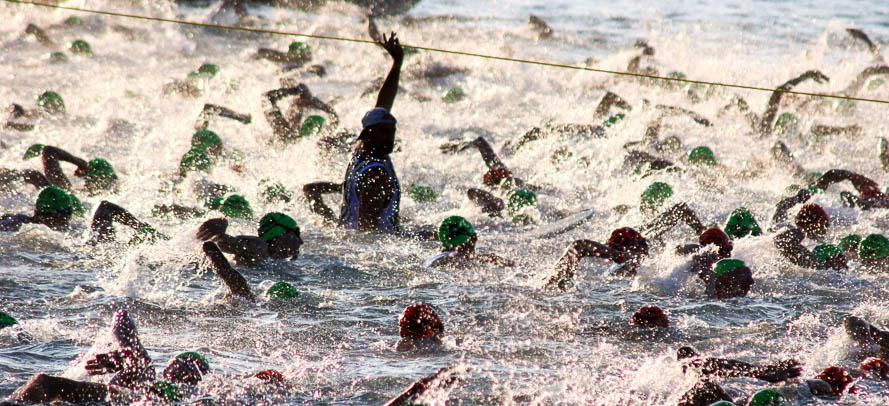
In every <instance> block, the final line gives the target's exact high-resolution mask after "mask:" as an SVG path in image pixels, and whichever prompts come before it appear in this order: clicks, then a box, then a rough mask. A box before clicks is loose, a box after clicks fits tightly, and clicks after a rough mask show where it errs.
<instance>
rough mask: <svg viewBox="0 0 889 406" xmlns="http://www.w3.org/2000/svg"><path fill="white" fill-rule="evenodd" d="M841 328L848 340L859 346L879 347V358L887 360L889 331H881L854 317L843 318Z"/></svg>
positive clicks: (888, 356) (888, 355)
mask: <svg viewBox="0 0 889 406" xmlns="http://www.w3.org/2000/svg"><path fill="white" fill-rule="evenodd" d="M843 328H845V330H846V334H847V335H848V336H849V338H851V339H853V340H854V341H855V342H856V343H858V344H860V345H873V344H876V345H877V346H878V347H879V357H880V358H889V331H886V330H881V329H879V328H877V327H876V326H874V325H873V324H870V323H868V322H867V321H865V320H864V319H862V318H860V317H856V316H846V317H845V318H843Z"/></svg>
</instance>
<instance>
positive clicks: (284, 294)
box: [266, 281, 299, 299]
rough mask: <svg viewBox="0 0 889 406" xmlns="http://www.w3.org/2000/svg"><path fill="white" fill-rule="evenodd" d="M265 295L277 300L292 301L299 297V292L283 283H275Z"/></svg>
mask: <svg viewBox="0 0 889 406" xmlns="http://www.w3.org/2000/svg"><path fill="white" fill-rule="evenodd" d="M266 293H267V294H268V295H269V296H274V297H276V298H278V299H293V298H295V297H297V296H299V291H298V290H296V288H295V287H293V285H291V284H289V283H287V282H284V281H281V282H276V283H275V284H274V285H272V287H270V288H269V290H268V291H267V292H266Z"/></svg>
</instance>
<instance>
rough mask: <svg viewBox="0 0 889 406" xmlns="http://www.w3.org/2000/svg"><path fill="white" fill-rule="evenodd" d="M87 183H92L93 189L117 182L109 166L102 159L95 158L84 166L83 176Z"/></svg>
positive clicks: (112, 169)
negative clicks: (84, 173) (84, 172)
mask: <svg viewBox="0 0 889 406" xmlns="http://www.w3.org/2000/svg"><path fill="white" fill-rule="evenodd" d="M83 177H84V179H86V181H87V182H90V183H92V184H93V185H94V186H95V187H99V188H105V187H108V186H109V185H110V184H111V183H113V182H115V181H117V175H116V174H115V173H114V168H113V167H112V166H111V164H110V163H109V162H108V161H106V160H105V159H102V158H96V159H93V160H92V161H89V163H88V164H87V166H86V175H84V176H83Z"/></svg>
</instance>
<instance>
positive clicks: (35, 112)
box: [4, 90, 65, 131]
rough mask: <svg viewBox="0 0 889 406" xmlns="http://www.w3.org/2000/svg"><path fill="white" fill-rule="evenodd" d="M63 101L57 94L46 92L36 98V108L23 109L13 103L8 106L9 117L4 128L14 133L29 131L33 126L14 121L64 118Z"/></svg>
mask: <svg viewBox="0 0 889 406" xmlns="http://www.w3.org/2000/svg"><path fill="white" fill-rule="evenodd" d="M64 116H65V101H64V100H62V96H59V94H58V93H56V92H54V91H51V90H48V91H45V92H43V93H41V94H40V96H38V97H37V108H35V109H25V108H24V107H22V106H21V105H19V104H16V103H13V104H12V105H10V106H9V116H8V118H7V121H6V123H5V124H4V128H11V129H14V130H16V131H31V130H33V129H34V125H33V124H30V123H21V122H17V121H15V120H19V119H38V118H44V117H54V118H58V117H64Z"/></svg>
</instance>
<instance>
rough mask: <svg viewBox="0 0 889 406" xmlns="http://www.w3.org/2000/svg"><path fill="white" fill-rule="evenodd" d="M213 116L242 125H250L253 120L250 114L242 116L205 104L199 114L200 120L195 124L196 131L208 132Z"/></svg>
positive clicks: (230, 110)
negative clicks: (228, 119)
mask: <svg viewBox="0 0 889 406" xmlns="http://www.w3.org/2000/svg"><path fill="white" fill-rule="evenodd" d="M213 116H220V117H225V118H230V119H232V120H235V121H238V122H240V123H241V124H250V121H251V119H252V118H251V117H250V115H249V114H241V113H238V112H236V111H234V110H232V109H230V108H228V107H224V106H219V105H216V104H210V103H207V104H204V109H203V110H201V113H200V114H198V118H197V120H195V122H194V129H195V130H206V129H207V127H208V126H209V124H210V118H211V117H213Z"/></svg>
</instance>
